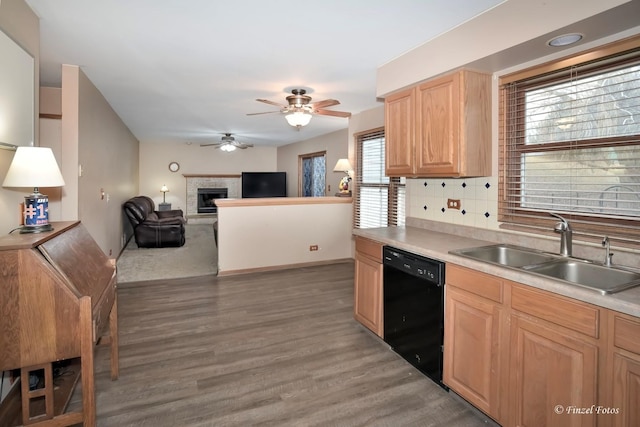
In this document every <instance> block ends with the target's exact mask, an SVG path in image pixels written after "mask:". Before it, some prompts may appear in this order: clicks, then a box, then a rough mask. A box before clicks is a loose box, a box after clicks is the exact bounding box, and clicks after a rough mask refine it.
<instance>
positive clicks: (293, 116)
mask: <svg viewBox="0 0 640 427" xmlns="http://www.w3.org/2000/svg"><path fill="white" fill-rule="evenodd" d="M284 117H285V118H286V119H287V123H289V124H290V125H291V126H295V127H297V128H299V127H301V126H306V125H308V124H309V122H310V121H311V114H309V113H307V112H305V111H294V112H292V113H289V114H287V115H286V116H284Z"/></svg>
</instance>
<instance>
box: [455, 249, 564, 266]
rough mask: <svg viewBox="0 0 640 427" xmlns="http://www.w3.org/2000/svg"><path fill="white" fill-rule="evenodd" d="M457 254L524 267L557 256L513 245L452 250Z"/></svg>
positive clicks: (493, 262)
mask: <svg viewBox="0 0 640 427" xmlns="http://www.w3.org/2000/svg"><path fill="white" fill-rule="evenodd" d="M452 253H455V254H456V255H461V256H464V257H468V258H473V259H476V260H480V261H486V262H490V263H492V264H500V265H504V266H507V267H523V266H525V265H535V264H541V263H544V262H549V261H553V260H555V259H556V257H555V256H553V255H551V254H547V253H544V252H538V251H534V250H530V249H525V248H520V247H518V246H511V245H491V246H480V247H477V248H470V249H461V250H458V251H452Z"/></svg>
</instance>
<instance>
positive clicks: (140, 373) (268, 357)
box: [71, 262, 487, 427]
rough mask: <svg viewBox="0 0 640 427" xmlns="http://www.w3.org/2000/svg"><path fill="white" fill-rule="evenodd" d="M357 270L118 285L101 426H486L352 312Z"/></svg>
mask: <svg viewBox="0 0 640 427" xmlns="http://www.w3.org/2000/svg"><path fill="white" fill-rule="evenodd" d="M353 268H354V267H353V263H351V262H346V263H345V262H343V263H337V264H333V265H323V266H316V267H304V268H297V269H291V270H283V271H270V272H264V273H256V274H246V275H239V276H227V277H220V278H219V277H215V276H203V277H197V278H186V279H174V280H165V281H149V282H133V283H126V284H123V285H121V286H120V287H119V289H118V303H119V322H120V323H119V330H120V379H118V380H117V381H113V382H112V381H111V380H110V376H109V362H108V352H107V351H106V350H104V349H102V348H98V349H97V351H96V390H97V391H96V399H97V412H98V426H101V427H111V426H114V427H115V426H117V427H126V426H153V427H164V426H167V427H174V426H176V427H200V426H202V427H208V426H340V427H341V426H394V427H398V426H469V427H475V426H486V425H487V423H486V418H484V417H483V416H480V415H479V414H478V413H477V412H476V411H475V410H472V409H471V408H470V407H469V405H467V404H466V403H463V402H461V401H460V399H459V398H455V397H453V396H452V395H451V394H449V393H447V392H446V391H445V390H443V389H442V388H440V387H438V386H437V385H436V384H434V383H433V382H432V381H431V380H429V379H428V378H427V377H425V376H423V375H422V374H421V373H420V372H419V371H417V370H416V369H415V368H414V367H413V366H411V365H410V364H409V363H407V362H406V361H404V360H403V359H402V358H401V357H400V356H398V355H397V354H396V353H394V352H393V351H392V350H390V349H389V347H388V345H386V344H385V343H384V342H383V341H382V340H380V339H379V338H378V337H376V336H374V335H373V334H371V333H370V332H369V331H368V330H367V329H365V328H364V327H362V326H361V325H360V324H359V323H357V322H356V321H355V320H354V319H353ZM80 393H81V390H77V391H76V393H75V394H74V398H73V401H72V403H71V404H72V405H78V404H79V402H80Z"/></svg>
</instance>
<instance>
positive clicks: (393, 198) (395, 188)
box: [353, 127, 406, 228]
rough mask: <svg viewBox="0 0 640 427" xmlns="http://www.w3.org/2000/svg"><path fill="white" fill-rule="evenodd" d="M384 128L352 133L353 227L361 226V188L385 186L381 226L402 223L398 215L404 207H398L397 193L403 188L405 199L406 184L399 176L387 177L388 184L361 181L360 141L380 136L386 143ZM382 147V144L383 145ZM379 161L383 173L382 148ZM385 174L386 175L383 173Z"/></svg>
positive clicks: (383, 153) (402, 219) (383, 159)
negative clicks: (384, 214)
mask: <svg viewBox="0 0 640 427" xmlns="http://www.w3.org/2000/svg"><path fill="white" fill-rule="evenodd" d="M384 130H385V128H384V127H379V128H374V129H369V130H366V131H362V132H358V133H355V134H354V135H353V138H354V141H355V152H356V162H355V166H354V168H355V170H354V174H355V176H354V188H353V197H354V209H353V227H354V228H361V226H360V222H359V219H360V210H361V209H360V208H361V207H360V202H361V190H362V188H377V189H380V188H383V189H384V188H386V189H387V221H386V224H385V225H381V227H385V226H386V227H389V226H397V225H398V224H399V223H400V225H402V224H404V220H405V218H404V217H402V218H400V217H399V215H398V214H399V212H402V213H404V212H405V210H404V209H399V208H400V206H399V200H398V195H399V193H400V192H401V189H403V188H404V189H405V190H404V194H405V200H406V185H405V183H402V182H401V178H398V177H387V178H388V179H389V183H388V184H383V183H376V184H365V183H363V182H362V162H363V158H362V143H363V141H365V140H367V139H375V138H378V137H382V138H383V139H384V144H386V135H385V131H384ZM383 148H384V145H383ZM380 161H381V163H382V166H383V167H382V171H383V174H384V170H385V169H386V168H385V167H384V165H385V161H386V159H385V150H384V149H383V150H382V152H381V158H380ZM384 176H386V175H384Z"/></svg>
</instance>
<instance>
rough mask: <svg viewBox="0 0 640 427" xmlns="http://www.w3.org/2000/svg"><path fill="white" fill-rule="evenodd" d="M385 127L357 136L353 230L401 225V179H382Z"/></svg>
mask: <svg viewBox="0 0 640 427" xmlns="http://www.w3.org/2000/svg"><path fill="white" fill-rule="evenodd" d="M384 144H385V138H384V128H381V129H375V130H372V131H368V132H364V133H362V134H359V135H356V179H355V181H356V185H355V218H354V226H355V227H356V228H375V227H387V226H390V225H404V218H405V211H404V206H405V183H404V178H389V177H387V176H385V172H384V171H385V164H384Z"/></svg>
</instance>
